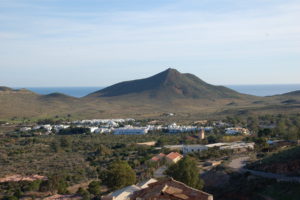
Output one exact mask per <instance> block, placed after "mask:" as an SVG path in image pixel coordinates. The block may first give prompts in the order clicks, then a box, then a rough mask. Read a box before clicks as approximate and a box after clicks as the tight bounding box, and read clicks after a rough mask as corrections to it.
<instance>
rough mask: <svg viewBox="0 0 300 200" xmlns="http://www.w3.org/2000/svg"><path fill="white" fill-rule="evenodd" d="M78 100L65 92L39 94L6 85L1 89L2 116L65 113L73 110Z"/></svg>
mask: <svg viewBox="0 0 300 200" xmlns="http://www.w3.org/2000/svg"><path fill="white" fill-rule="evenodd" d="M2 88H3V87H2ZM78 101H79V100H78V99H76V98H73V97H69V96H67V95H64V94H49V95H39V94H36V93H34V92H32V91H29V90H26V89H21V90H14V89H11V88H8V87H5V89H2V90H0V107H1V110H0V118H4V119H5V118H14V117H18V118H21V117H40V116H44V117H46V116H49V115H51V116H53V115H57V114H58V113H61V114H64V113H68V111H70V110H72V108H74V106H75V104H76V103H77V102H78Z"/></svg>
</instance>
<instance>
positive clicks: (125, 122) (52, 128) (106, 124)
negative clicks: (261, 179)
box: [20, 118, 250, 139]
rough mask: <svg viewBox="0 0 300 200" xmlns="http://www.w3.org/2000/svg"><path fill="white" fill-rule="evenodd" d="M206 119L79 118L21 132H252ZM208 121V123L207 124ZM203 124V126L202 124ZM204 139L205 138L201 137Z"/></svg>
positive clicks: (38, 126) (231, 133)
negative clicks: (165, 121) (159, 121)
mask: <svg viewBox="0 0 300 200" xmlns="http://www.w3.org/2000/svg"><path fill="white" fill-rule="evenodd" d="M206 122H207V121H206V120H203V121H197V125H193V126H187V125H177V124H176V123H172V124H170V125H167V126H163V125H157V124H156V125H154V124H151V122H149V124H148V125H146V126H139V125H138V124H139V123H138V122H136V121H135V120H134V119H132V118H126V119H91V120H88V119H86V120H78V121H73V122H66V123H64V124H56V125H50V124H44V125H36V126H31V127H29V126H26V127H22V128H20V131H21V132H27V131H35V132H38V131H39V130H41V129H43V131H40V133H41V134H50V133H57V132H59V131H60V130H62V129H66V128H69V127H70V126H72V127H85V128H89V129H90V132H91V133H96V134H101V133H106V134H109V133H113V134H114V135H144V134H147V133H149V132H156V131H161V132H164V133H171V134H172V133H174V134H176V133H189V132H194V133H195V132H201V131H203V130H204V131H205V132H211V131H213V130H214V128H216V127H218V128H220V127H222V128H224V133H225V134H229V135H235V134H245V135H247V134H250V131H249V130H248V129H246V128H241V127H230V128H225V127H228V125H229V124H226V123H224V122H221V121H220V122H214V123H212V124H213V126H205V125H207V123H206ZM205 123H206V124H205ZM131 124H135V125H136V126H133V125H131ZM200 125H201V126H200ZM200 139H204V138H200Z"/></svg>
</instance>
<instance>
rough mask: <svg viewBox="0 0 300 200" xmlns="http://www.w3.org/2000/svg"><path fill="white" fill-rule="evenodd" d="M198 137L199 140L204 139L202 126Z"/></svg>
mask: <svg viewBox="0 0 300 200" xmlns="http://www.w3.org/2000/svg"><path fill="white" fill-rule="evenodd" d="M199 138H200V139H201V140H204V139H205V130H204V128H201V132H200V135H199Z"/></svg>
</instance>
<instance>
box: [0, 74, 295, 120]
mask: <svg viewBox="0 0 300 200" xmlns="http://www.w3.org/2000/svg"><path fill="white" fill-rule="evenodd" d="M299 93H300V92H299V91H295V92H291V93H288V94H283V95H276V96H270V97H256V96H251V95H246V94H241V93H238V92H236V91H234V90H231V89H229V88H226V87H223V86H215V85H211V84H208V83H206V82H204V81H203V80H201V79H200V78H198V77H197V76H195V75H193V74H188V73H180V72H178V71H177V70H175V69H167V70H165V71H163V72H161V73H158V74H156V75H154V76H151V77H149V78H144V79H139V80H132V81H125V82H121V83H117V84H115V85H112V86H109V87H107V88H104V89H102V90H99V91H96V92H93V93H91V94H89V95H87V96H85V97H83V98H75V97H71V96H68V95H65V94H61V93H52V94H48V95H39V94H36V93H34V92H32V91H29V90H26V89H20V90H14V89H11V88H8V87H0V119H12V118H15V117H18V119H22V118H23V117H29V118H46V117H54V116H55V117H56V116H59V117H64V116H70V115H71V116H72V117H73V118H76V119H78V118H115V117H117V118H119V117H120V118H122V117H132V118H156V117H161V116H165V115H164V113H176V117H177V119H179V120H187V119H188V118H189V119H195V120H198V119H199V118H209V117H212V116H213V117H220V116H229V115H248V114H259V113H264V114H265V113H270V114H276V113H282V112H285V113H287V112H289V113H297V112H300V104H299V102H300V95H299Z"/></svg>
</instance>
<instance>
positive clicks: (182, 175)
mask: <svg viewBox="0 0 300 200" xmlns="http://www.w3.org/2000/svg"><path fill="white" fill-rule="evenodd" d="M166 174H167V175H168V176H170V177H172V178H174V179H175V180H177V181H181V182H183V183H185V184H187V185H188V186H190V187H193V188H197V189H202V188H203V186H204V182H203V180H202V179H201V178H200V176H199V169H198V167H197V163H196V162H195V160H193V159H192V158H190V157H188V156H186V157H184V158H183V159H181V160H180V161H179V162H178V163H176V164H174V165H171V166H170V167H169V168H168V169H167V171H166Z"/></svg>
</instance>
